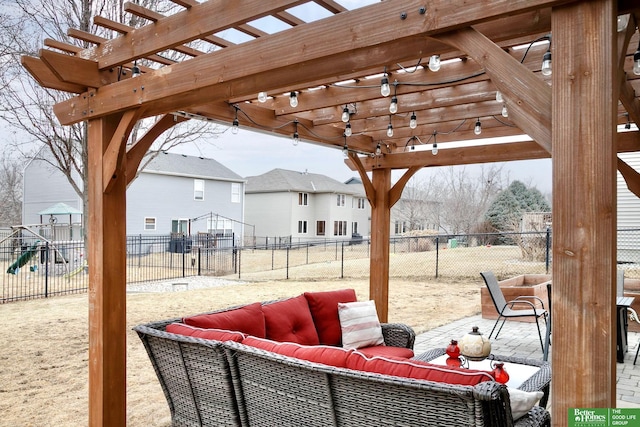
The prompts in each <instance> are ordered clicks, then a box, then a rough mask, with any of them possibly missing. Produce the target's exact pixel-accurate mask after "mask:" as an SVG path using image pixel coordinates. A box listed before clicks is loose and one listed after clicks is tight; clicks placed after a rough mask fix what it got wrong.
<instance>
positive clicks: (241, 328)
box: [182, 302, 266, 338]
mask: <svg viewBox="0 0 640 427" xmlns="http://www.w3.org/2000/svg"><path fill="white" fill-rule="evenodd" d="M182 322H183V323H186V324H187V325H190V326H195V327H197V328H204V329H224V330H227V331H238V332H242V333H245V334H247V335H253V336H256V337H261V338H264V337H265V336H266V328H265V322H264V314H262V304H260V303H259V302H256V303H253V304H249V305H245V306H244V307H240V308H236V309H233V310H227V311H220V312H217V313H207V314H198V315H196V316H191V317H185V318H184V319H182Z"/></svg>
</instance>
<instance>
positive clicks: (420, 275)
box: [0, 229, 640, 303]
mask: <svg viewBox="0 0 640 427" xmlns="http://www.w3.org/2000/svg"><path fill="white" fill-rule="evenodd" d="M1 237H2V236H0V240H1ZM551 239H552V233H551V231H550V230H547V231H543V232H531V233H490V234H473V235H452V236H441V235H440V236H408V237H394V238H392V239H391V241H390V246H389V253H390V265H389V275H390V277H391V279H392V280H393V279H406V280H416V281H420V280H425V279H428V278H450V279H460V280H464V279H472V280H478V277H479V272H480V271H484V270H492V271H494V273H495V274H496V275H497V276H502V277H505V276H511V275H518V274H524V273H527V274H535V273H550V271H551V265H552V262H553V259H552V256H551ZM233 241H234V240H233V237H229V238H221V237H218V238H215V237H212V236H208V235H198V236H180V237H172V236H142V235H139V236H128V238H127V283H136V282H149V281H158V280H170V279H178V278H185V277H189V276H198V275H203V276H204V275H206V276H220V277H226V278H235V279H241V280H250V281H267V280H283V279H295V280H326V279H333V278H368V277H369V266H370V265H369V262H370V261H369V254H370V242H369V240H368V239H366V238H365V239H361V238H359V239H349V240H343V241H329V240H323V241H313V242H298V243H295V244H294V243H292V242H291V240H289V241H288V242H287V241H286V239H274V240H273V241H271V242H269V241H265V242H264V243H263V244H261V245H253V246H250V247H235V246H234V245H233ZM618 242H619V243H618V254H619V256H618V258H619V259H618V264H619V268H621V269H624V270H625V276H626V277H630V278H640V229H627V230H619V231H618ZM0 266H2V268H3V272H4V273H3V274H2V279H0V303H6V302H10V301H16V300H24V299H31V298H43V297H44V298H46V297H49V296H53V295H62V294H70V293H80V292H86V291H87V288H88V269H89V268H90V266H87V263H86V260H85V251H84V247H83V243H82V242H78V241H72V242H56V243H55V244H53V243H49V242H44V243H43V242H40V241H37V240H34V239H30V240H26V239H22V238H20V237H15V238H10V239H6V240H4V241H2V243H1V244H0Z"/></svg>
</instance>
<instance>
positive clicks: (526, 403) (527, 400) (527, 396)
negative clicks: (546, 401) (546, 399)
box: [507, 387, 543, 421]
mask: <svg viewBox="0 0 640 427" xmlns="http://www.w3.org/2000/svg"><path fill="white" fill-rule="evenodd" d="M507 390H508V391H509V400H511V414H512V415H513V420H514V421H515V420H517V419H518V418H521V417H523V416H525V415H526V414H527V412H529V411H530V410H531V408H533V407H534V406H536V404H537V403H538V401H539V400H540V399H542V395H543V393H542V392H541V391H522V390H518V389H517V388H511V387H507Z"/></svg>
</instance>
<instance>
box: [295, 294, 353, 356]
mask: <svg viewBox="0 0 640 427" xmlns="http://www.w3.org/2000/svg"><path fill="white" fill-rule="evenodd" d="M304 297H305V298H306V299H307V302H308V303H309V310H310V311H311V316H312V317H313V323H314V324H315V325H316V330H317V331H318V338H319V339H320V344H325V345H335V346H342V329H341V328H340V318H339V317H338V303H339V302H355V301H356V291H354V290H353V289H341V290H337V291H327V292H305V293H304Z"/></svg>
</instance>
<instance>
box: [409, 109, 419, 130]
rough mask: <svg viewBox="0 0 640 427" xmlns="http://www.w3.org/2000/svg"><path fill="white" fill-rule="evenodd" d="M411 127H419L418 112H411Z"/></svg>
mask: <svg viewBox="0 0 640 427" xmlns="http://www.w3.org/2000/svg"><path fill="white" fill-rule="evenodd" d="M409 127H410V128H411V129H415V128H417V127H418V118H417V117H416V113H411V120H409Z"/></svg>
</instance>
